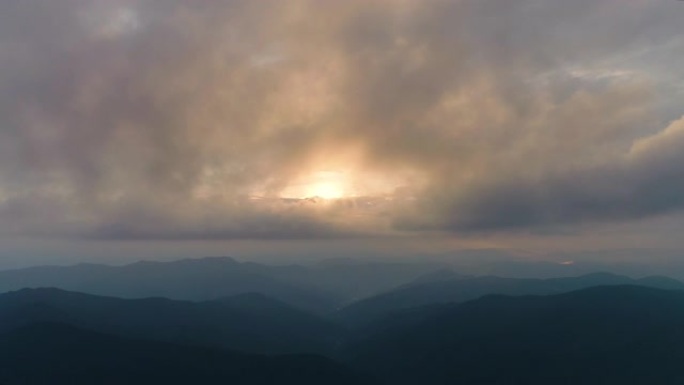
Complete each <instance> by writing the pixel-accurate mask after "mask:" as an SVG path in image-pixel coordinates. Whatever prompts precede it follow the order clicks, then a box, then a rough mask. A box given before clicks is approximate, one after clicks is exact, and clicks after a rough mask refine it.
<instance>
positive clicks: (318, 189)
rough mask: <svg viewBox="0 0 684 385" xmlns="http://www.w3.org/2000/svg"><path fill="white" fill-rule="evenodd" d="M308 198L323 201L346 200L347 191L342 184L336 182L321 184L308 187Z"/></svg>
mask: <svg viewBox="0 0 684 385" xmlns="http://www.w3.org/2000/svg"><path fill="white" fill-rule="evenodd" d="M305 195H306V197H318V198H323V199H340V198H344V196H345V191H344V188H343V187H342V185H341V184H339V183H336V182H331V181H330V182H319V183H314V184H312V185H310V186H307V189H306V194H305Z"/></svg>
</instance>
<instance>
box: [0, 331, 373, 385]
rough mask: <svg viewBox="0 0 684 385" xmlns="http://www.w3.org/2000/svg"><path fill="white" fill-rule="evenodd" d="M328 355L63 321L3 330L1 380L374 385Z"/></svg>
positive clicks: (104, 384) (62, 384) (87, 384)
mask: <svg viewBox="0 0 684 385" xmlns="http://www.w3.org/2000/svg"><path fill="white" fill-rule="evenodd" d="M366 381H367V380H366V379H365V378H362V377H360V376H358V375H356V374H355V373H353V372H352V371H351V370H349V369H347V368H345V367H344V366H342V365H339V364H337V363H335V362H333V361H331V360H329V359H326V358H323V357H320V356H274V357H267V356H258V355H248V354H241V353H234V352H226V351H219V350H213V349H206V348H196V347H186V346H180V345H174V344H168V343H162V342H150V341H141V340H130V339H125V338H120V337H115V336H111V335H106V334H101V333H95V332H91V331H85V330H82V329H78V328H75V327H73V326H68V325H63V324H50V323H48V324H32V325H27V326H24V327H22V328H19V329H15V330H13V331H11V332H6V333H0V383H3V384H7V385H14V384H17V385H19V384H27V385H81V384H82V385H93V384H98V385H122V384H126V385H150V384H165V385H174V384H178V385H180V384H183V385H186V384H203V385H212V384H222V385H223V384H242V385H261V384H263V385H270V384H285V385H288V384H292V385H295V384H296V385H306V384H311V385H318V384H338V385H343V384H349V385H352V384H364V383H367V382H366Z"/></svg>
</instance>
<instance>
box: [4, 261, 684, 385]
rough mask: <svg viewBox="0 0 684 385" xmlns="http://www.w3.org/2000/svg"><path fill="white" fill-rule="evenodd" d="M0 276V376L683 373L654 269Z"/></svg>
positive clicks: (605, 377) (535, 377) (680, 340)
mask: <svg viewBox="0 0 684 385" xmlns="http://www.w3.org/2000/svg"><path fill="white" fill-rule="evenodd" d="M329 277H338V278H339V279H337V280H336V279H330V278H329ZM341 277H344V279H341ZM343 283H344V284H343ZM0 285H2V286H1V287H0V291H2V292H4V294H0V316H1V317H0V341H1V342H2V343H1V344H0V358H1V360H0V383H2V384H10V385H11V384H79V383H83V384H86V383H92V382H93V381H94V382H98V383H105V384H120V383H131V384H136V383H140V384H143V383H147V384H149V383H172V384H175V383H178V384H181V383H187V382H194V383H206V384H214V383H216V384H218V383H225V382H231V383H239V384H267V383H274V382H277V383H285V384H308V383H310V384H316V383H331V384H415V383H422V384H511V383H512V384H518V383H519V384H547V383H549V382H553V383H583V384H638V383H646V382H648V383H654V384H668V383H676V382H677V381H678V380H680V379H682V377H681V371H680V370H679V369H678V368H679V363H680V362H681V361H680V360H681V359H683V358H684V347H682V346H684V337H683V336H684V333H682V330H683V329H682V327H681V325H682V324H684V283H682V282H680V281H677V280H675V279H671V278H667V277H662V276H651V277H642V278H638V279H635V278H630V277H627V276H621V275H616V274H611V273H594V274H589V275H584V276H577V277H562V278H548V279H537V278H510V277H508V278H507V277H498V276H472V275H465V274H459V273H458V272H457V271H454V270H451V269H446V268H445V266H443V265H429V264H423V265H416V264H402V263H387V264H382V263H377V262H376V263H367V264H363V263H358V262H357V263H354V264H349V263H340V262H334V263H325V264H319V265H314V266H306V265H286V266H277V265H262V264H256V263H244V262H238V261H236V260H234V259H230V258H209V259H198V260H180V261H175V262H166V263H163V262H141V263H135V264H131V265H126V266H119V267H113V266H106V265H75V266H71V267H68V266H67V267H35V268H28V269H22V270H9V271H3V272H0Z"/></svg>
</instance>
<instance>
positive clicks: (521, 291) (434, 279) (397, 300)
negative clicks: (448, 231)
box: [333, 272, 684, 328]
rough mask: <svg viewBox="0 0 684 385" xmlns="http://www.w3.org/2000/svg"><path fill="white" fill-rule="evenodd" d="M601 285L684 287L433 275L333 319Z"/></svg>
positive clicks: (361, 320)
mask: <svg viewBox="0 0 684 385" xmlns="http://www.w3.org/2000/svg"><path fill="white" fill-rule="evenodd" d="M601 285H638V286H645V287H653V288H660V289H682V290H684V283H682V282H680V281H677V280H674V279H671V278H667V277H647V278H642V279H632V278H629V277H625V276H621V275H615V274H608V273H596V274H589V275H584V276H579V277H568V278H552V279H523V278H503V277H463V276H460V275H457V274H451V273H448V272H440V273H439V274H431V275H428V276H425V277H421V278H420V279H417V280H416V281H414V282H412V283H410V284H407V285H404V286H402V287H400V288H397V289H395V290H392V291H389V292H386V293H382V294H379V295H376V296H372V297H370V298H366V299H363V300H360V301H357V302H355V303H352V304H350V305H348V306H346V307H344V308H342V309H341V310H339V311H337V312H336V313H335V314H334V315H333V317H334V318H335V319H336V320H337V321H338V322H340V323H342V324H344V325H346V326H348V327H353V328H361V327H365V326H367V325H369V324H371V323H373V322H377V321H381V320H382V318H384V317H388V316H391V315H392V314H393V313H396V312H399V311H402V310H405V309H410V308H415V307H420V306H427V305H434V304H444V303H460V302H465V301H469V300H473V299H477V298H480V297H482V296H485V295H490V294H507V295H551V294H560V293H567V292H570V291H574V290H580V289H585V288H589V287H594V286H601Z"/></svg>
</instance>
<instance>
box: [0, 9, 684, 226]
mask: <svg viewBox="0 0 684 385" xmlns="http://www.w3.org/2000/svg"><path fill="white" fill-rule="evenodd" d="M682 17H684V4H682V3H681V2H677V1H674V0H671V1H670V0H573V1H568V0H517V1H510V0H449V1H437V0H429V1H422V0H421V1H419V0H416V1H412V0H352V1H318V0H291V1H275V0H274V1H251V0H249V1H248V0H208V1H201V2H199V1H190V0H187V1H185V0H126V1H116V2H113V1H105V0H5V1H2V2H0V232H2V233H3V234H4V235H5V236H59V237H61V236H64V237H88V238H105V239H150V238H154V239H204V238H207V239H235V238H258V239H261V238H277V239H283V238H284V239H289V238H335V237H373V236H393V235H407V234H408V235H410V234H414V233H420V234H423V233H424V232H425V231H428V232H432V231H434V232H449V233H454V234H466V233H467V234H473V233H479V232H487V233H491V232H492V231H495V232H496V231H512V230H518V229H537V228H542V227H543V228H553V227H556V226H561V227H563V226H573V225H579V224H587V223H599V222H600V223H611V222H621V223H622V222H626V221H633V220H639V219H643V218H648V217H652V216H657V215H663V214H668V213H672V212H676V211H678V210H680V209H682V208H684V167H683V166H682V165H684V121H683V120H680V116H681V115H683V114H684V109H681V108H680V107H679V106H678V105H677V103H676V101H677V100H681V97H682V96H683V95H682V90H684V88H683V87H684V82H681V79H682V76H684V74H683V73H682V70H681V69H680V67H681V66H678V65H677V63H678V62H681V61H682V59H684V33H682V32H681V31H682V29H681V20H682Z"/></svg>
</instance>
